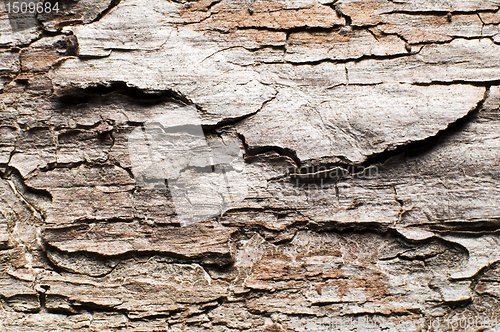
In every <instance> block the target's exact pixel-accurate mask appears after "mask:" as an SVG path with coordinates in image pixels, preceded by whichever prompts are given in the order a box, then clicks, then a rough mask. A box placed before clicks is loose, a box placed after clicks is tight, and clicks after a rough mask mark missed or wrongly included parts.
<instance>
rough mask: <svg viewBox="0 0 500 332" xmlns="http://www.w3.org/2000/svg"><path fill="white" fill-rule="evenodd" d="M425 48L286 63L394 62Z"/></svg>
mask: <svg viewBox="0 0 500 332" xmlns="http://www.w3.org/2000/svg"><path fill="white" fill-rule="evenodd" d="M422 48H423V47H420V49H418V50H417V51H413V52H408V50H406V51H407V53H399V54H390V55H371V54H365V55H362V56H360V57H358V58H348V59H321V60H315V61H286V63H289V64H291V65H294V66H302V65H311V66H315V65H319V64H322V63H328V62H329V63H333V64H343V63H350V62H354V63H357V62H361V61H364V60H392V59H398V58H405V57H408V56H412V55H416V54H418V53H420V51H421V50H422Z"/></svg>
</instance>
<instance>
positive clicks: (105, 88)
mask: <svg viewBox="0 0 500 332" xmlns="http://www.w3.org/2000/svg"><path fill="white" fill-rule="evenodd" d="M111 93H118V94H120V95H123V96H128V97H130V98H132V99H134V100H136V101H137V102H138V103H141V104H146V105H156V104H160V103H162V102H165V101H176V102H178V103H180V104H182V105H191V104H193V103H192V102H191V101H190V100H189V99H188V98H187V97H185V96H183V95H182V94H180V93H178V92H176V91H173V90H161V91H157V90H146V89H140V88H138V87H135V86H130V85H129V84H127V82H123V81H110V82H107V83H100V84H94V85H92V86H89V87H87V88H74V89H68V90H64V91H63V92H62V93H60V94H59V96H58V97H59V100H60V101H61V102H62V103H63V104H70V105H74V104H80V103H88V102H89V101H90V100H92V99H93V98H95V97H97V96H103V95H108V94H111Z"/></svg>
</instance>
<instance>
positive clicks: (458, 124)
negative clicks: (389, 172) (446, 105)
mask: <svg viewBox="0 0 500 332" xmlns="http://www.w3.org/2000/svg"><path fill="white" fill-rule="evenodd" d="M489 91H490V85H487V86H486V91H485V93H484V95H483V98H482V99H481V100H480V101H479V102H478V104H477V105H476V107H474V108H473V109H472V110H470V111H469V112H468V113H467V114H466V115H465V116H463V117H461V118H460V119H458V120H456V121H454V122H452V123H450V124H448V126H446V128H445V129H442V130H440V131H438V132H437V133H436V134H435V135H433V136H430V137H427V138H425V139H423V140H420V141H414V142H411V143H408V144H405V145H400V146H397V147H395V148H393V149H387V150H385V151H383V152H381V153H377V154H374V155H371V156H369V157H368V158H367V159H366V161H365V162H363V163H362V166H364V167H368V166H371V165H376V164H383V163H385V162H386V161H387V160H388V159H390V158H392V157H395V156H397V155H400V154H402V153H406V154H410V153H412V154H415V153H416V154H419V153H422V152H423V151H426V150H428V149H429V148H431V147H433V146H435V145H436V143H437V142H438V141H440V140H441V139H443V138H444V137H446V136H450V135H452V134H453V133H456V132H461V131H462V130H463V129H464V128H465V126H466V125H467V124H469V123H470V122H472V121H473V120H474V119H475V118H477V116H478V114H479V111H480V110H481V107H482V106H483V104H484V102H485V100H486V99H487V97H488V95H489Z"/></svg>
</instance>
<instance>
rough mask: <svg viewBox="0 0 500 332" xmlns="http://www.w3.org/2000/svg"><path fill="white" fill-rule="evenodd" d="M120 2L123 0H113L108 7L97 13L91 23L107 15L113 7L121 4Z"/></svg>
mask: <svg viewBox="0 0 500 332" xmlns="http://www.w3.org/2000/svg"><path fill="white" fill-rule="evenodd" d="M120 2H121V0H111V2H110V3H109V6H108V8H106V9H105V10H103V11H102V12H100V13H99V15H97V16H96V18H95V19H93V20H92V21H91V22H89V24H91V23H94V22H97V21H99V20H100V19H101V18H103V17H104V16H106V15H107V14H108V13H109V12H110V11H111V10H112V9H113V8H115V7H116V6H118V5H119V4H120Z"/></svg>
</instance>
